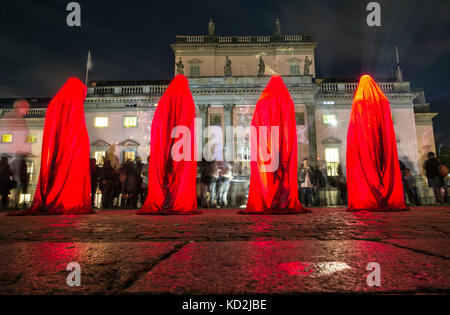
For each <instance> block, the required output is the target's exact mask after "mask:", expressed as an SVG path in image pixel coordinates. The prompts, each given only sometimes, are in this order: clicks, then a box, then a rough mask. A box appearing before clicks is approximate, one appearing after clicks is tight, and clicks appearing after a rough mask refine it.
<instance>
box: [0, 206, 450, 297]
mask: <svg viewBox="0 0 450 315" xmlns="http://www.w3.org/2000/svg"><path fill="white" fill-rule="evenodd" d="M134 213H135V211H133V210H98V211H97V214H95V215H78V216H35V217H9V216H6V215H5V213H1V214H0V294H136V293H139V294H140V293H157V294H159V293H175V294H253V293H270V294H297V293H329V292H337V293H450V277H449V273H450V261H449V259H450V244H449V237H450V208H449V207H429V208H426V207H417V208H412V209H411V210H410V211H408V212H396V213H367V212H361V213H349V212H345V211H343V209H337V208H332V209H313V212H312V213H310V214H304V215H284V216H246V215H238V214H237V210H220V209H218V210H204V211H203V214H201V215H194V216H138V215H135V214H134ZM69 262H77V263H79V264H80V266H81V286H80V287H69V286H67V284H66V277H67V275H68V273H69V272H68V271H66V266H67V264H68V263H69ZM371 262H377V263H379V264H380V267H381V286H379V287H369V286H368V285H367V283H366V278H367V276H368V275H369V273H370V271H367V270H366V267H367V265H368V264H369V263H371Z"/></svg>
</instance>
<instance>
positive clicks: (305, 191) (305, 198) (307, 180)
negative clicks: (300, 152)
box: [300, 158, 314, 207]
mask: <svg viewBox="0 0 450 315" xmlns="http://www.w3.org/2000/svg"><path fill="white" fill-rule="evenodd" d="M313 183H314V173H313V171H312V169H311V167H310V166H309V162H308V159H307V158H305V159H303V163H302V165H301V166H300V197H301V198H300V199H301V200H300V203H301V204H302V205H303V206H305V207H308V206H313V205H314V202H313V190H314V184H313Z"/></svg>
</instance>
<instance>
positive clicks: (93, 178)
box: [89, 158, 100, 208]
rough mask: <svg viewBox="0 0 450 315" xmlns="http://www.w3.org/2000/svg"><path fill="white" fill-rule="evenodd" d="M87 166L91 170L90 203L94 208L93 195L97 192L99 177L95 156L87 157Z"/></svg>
mask: <svg viewBox="0 0 450 315" xmlns="http://www.w3.org/2000/svg"><path fill="white" fill-rule="evenodd" d="M89 163H90V164H89V166H90V171H91V205H92V207H93V208H94V205H95V196H96V194H97V187H98V180H99V177H100V168H99V167H98V165H97V160H96V159H95V158H91V159H89Z"/></svg>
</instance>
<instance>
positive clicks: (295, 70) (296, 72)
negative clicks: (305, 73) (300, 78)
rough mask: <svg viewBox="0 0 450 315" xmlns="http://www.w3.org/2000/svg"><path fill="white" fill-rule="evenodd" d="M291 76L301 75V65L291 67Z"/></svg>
mask: <svg viewBox="0 0 450 315" xmlns="http://www.w3.org/2000/svg"><path fill="white" fill-rule="evenodd" d="M291 75H300V66H299V65H291Z"/></svg>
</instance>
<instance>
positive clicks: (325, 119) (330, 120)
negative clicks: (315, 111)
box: [323, 115, 337, 126]
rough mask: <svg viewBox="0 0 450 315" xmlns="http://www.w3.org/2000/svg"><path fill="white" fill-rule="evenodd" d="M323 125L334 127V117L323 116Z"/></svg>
mask: <svg viewBox="0 0 450 315" xmlns="http://www.w3.org/2000/svg"><path fill="white" fill-rule="evenodd" d="M323 123H324V124H325V125H331V126H336V125H337V118H336V115H323Z"/></svg>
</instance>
